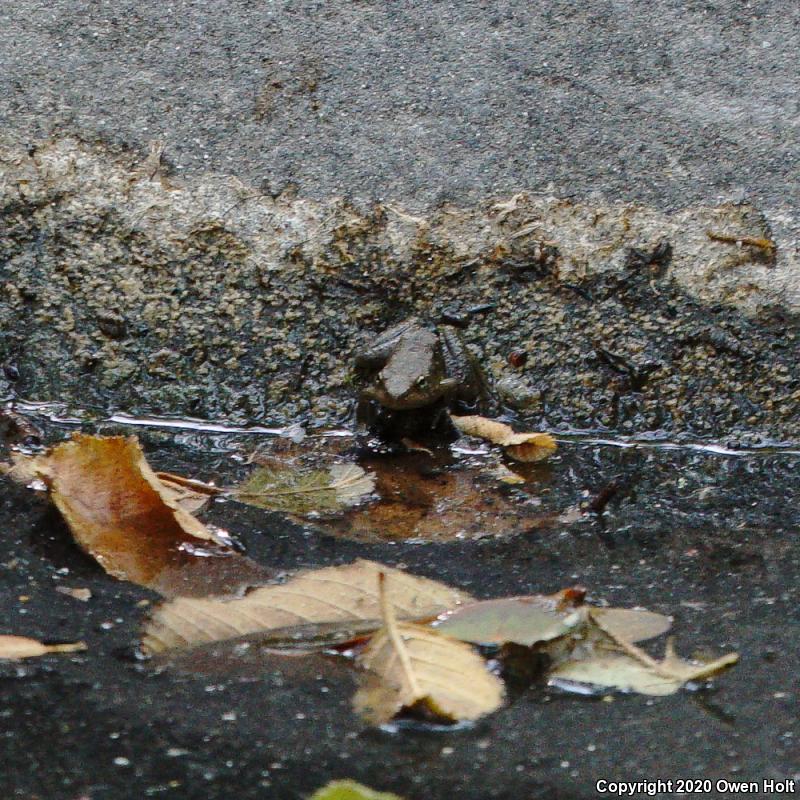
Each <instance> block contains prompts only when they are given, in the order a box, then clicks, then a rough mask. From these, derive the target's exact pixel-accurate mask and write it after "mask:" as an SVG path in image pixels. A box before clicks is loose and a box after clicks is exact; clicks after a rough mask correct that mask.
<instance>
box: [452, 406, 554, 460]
mask: <svg viewBox="0 0 800 800" xmlns="http://www.w3.org/2000/svg"><path fill="white" fill-rule="evenodd" d="M450 419H452V420H453V423H454V425H455V426H456V428H458V430H460V431H461V432H462V433H465V434H467V436H477V437H478V438H479V439H486V440H487V441H489V442H491V443H492V444H498V445H500V446H501V447H502V448H504V449H505V452H506V454H507V455H508V456H509V457H510V458H513V459H514V460H515V461H524V462H533V461H541V460H542V459H545V458H547V457H548V456H550V455H552V454H553V453H554V452H555V450H556V440H555V439H554V438H553V437H552V436H551V435H550V434H549V433H516V432H515V431H514V429H513V428H512V427H511V426H510V425H506V424H505V423H503V422H498V421H497V420H494V419H487V418H486V417H481V416H477V415H473V416H466V417H458V416H451V417H450Z"/></svg>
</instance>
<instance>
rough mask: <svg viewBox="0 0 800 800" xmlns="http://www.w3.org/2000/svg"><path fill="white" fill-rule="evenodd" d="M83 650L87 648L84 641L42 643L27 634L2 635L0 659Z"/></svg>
mask: <svg viewBox="0 0 800 800" xmlns="http://www.w3.org/2000/svg"><path fill="white" fill-rule="evenodd" d="M82 650H86V644H85V643H84V642H69V643H67V644H42V642H39V641H37V640H36V639H28V638H27V637H26V636H8V635H3V636H0V659H9V660H16V659H20V658H37V657H38V656H44V655H47V654H48V653H78V652H80V651H82Z"/></svg>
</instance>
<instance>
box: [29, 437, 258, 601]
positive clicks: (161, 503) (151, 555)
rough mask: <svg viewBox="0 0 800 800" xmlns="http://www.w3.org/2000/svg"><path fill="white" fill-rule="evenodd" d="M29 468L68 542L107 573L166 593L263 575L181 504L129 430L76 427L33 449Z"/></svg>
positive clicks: (219, 588) (216, 589) (220, 590)
mask: <svg viewBox="0 0 800 800" xmlns="http://www.w3.org/2000/svg"><path fill="white" fill-rule="evenodd" d="M35 473H36V474H37V475H38V476H39V477H40V478H42V479H43V480H44V481H45V483H46V484H47V486H48V488H49V490H50V497H51V499H52V500H53V502H54V503H55V505H56V507H57V508H58V510H59V511H60V512H61V514H62V516H63V517H64V519H65V520H66V522H67V525H69V528H70V531H71V532H72V535H73V537H74V538H75V541H76V542H77V543H78V544H79V545H80V546H81V547H82V548H83V549H84V550H85V551H86V552H88V553H89V554H90V555H91V556H93V557H94V558H95V559H96V560H97V561H98V562H99V563H100V565H101V566H102V567H103V569H105V570H106V572H108V573H109V574H110V575H113V576H115V577H117V578H122V579H124V580H129V581H133V582H134V583H138V584H141V585H142V586H148V587H150V588H152V589H155V590H156V591H158V592H160V593H161V594H164V595H167V596H172V595H176V594H181V595H186V594H201V595H206V594H210V593H217V594H224V593H233V592H236V591H238V590H240V589H242V588H243V587H248V586H253V585H260V584H263V583H265V582H266V581H267V580H268V579H269V577H270V573H269V572H268V571H267V570H266V569H265V568H263V567H261V566H260V565H258V564H256V563H255V562H253V561H251V560H250V559H248V558H245V557H244V556H242V555H240V554H239V553H236V552H235V551H234V550H233V549H232V548H230V547H229V546H228V544H227V540H226V539H225V538H224V537H223V536H221V535H220V534H218V533H216V532H214V531H213V530H211V529H209V528H207V527H206V526H205V525H203V523H202V522H200V520H198V519H196V518H195V517H193V516H192V515H191V514H190V513H188V512H187V511H186V510H185V509H183V508H181V506H180V505H179V503H178V502H177V500H176V498H175V493H174V491H173V490H172V489H170V488H166V487H165V486H164V484H162V483H161V481H160V480H159V479H158V477H157V476H156V474H155V473H154V472H153V470H152V469H151V468H150V466H149V465H148V463H147V461H146V460H145V457H144V454H143V453H142V450H141V447H140V446H139V442H138V440H137V439H136V438H135V437H128V438H125V437H121V436H111V437H100V436H86V435H82V434H76V435H75V436H73V438H72V439H71V440H70V441H68V442H64V443H62V444H59V445H57V446H56V447H54V448H53V449H52V451H51V452H50V453H49V454H47V455H43V456H37V457H36V462H35Z"/></svg>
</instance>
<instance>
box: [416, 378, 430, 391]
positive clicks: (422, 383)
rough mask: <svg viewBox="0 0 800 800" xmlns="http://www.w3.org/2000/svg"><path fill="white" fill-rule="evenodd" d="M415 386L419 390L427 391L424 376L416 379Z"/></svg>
mask: <svg viewBox="0 0 800 800" xmlns="http://www.w3.org/2000/svg"><path fill="white" fill-rule="evenodd" d="M417 386H419V388H420V389H427V388H428V379H427V378H426V377H425V376H424V375H421V376H420V377H419V378H417Z"/></svg>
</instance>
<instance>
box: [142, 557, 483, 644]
mask: <svg viewBox="0 0 800 800" xmlns="http://www.w3.org/2000/svg"><path fill="white" fill-rule="evenodd" d="M382 572H383V573H386V574H388V575H391V577H392V598H393V602H394V603H395V605H396V606H397V608H398V610H399V613H400V614H401V615H402V616H403V617H406V618H408V619H427V618H431V617H435V616H436V615H437V614H440V613H441V612H442V611H445V610H446V609H448V608H452V607H454V606H457V605H458V604H459V603H464V602H468V601H470V600H471V598H470V596H469V595H467V594H466V593H464V592H461V591H459V590H458V589H452V588H451V587H449V586H445V585H444V584H442V583H438V582H437V581H432V580H429V579H427V578H420V577H418V576H416V575H409V574H408V573H405V572H403V571H401V570H398V569H392V568H391V567H387V566H384V565H383V564H378V563H376V562H374V561H365V560H358V561H356V562H355V563H353V564H347V565H345V566H341V567H326V568H324V569H318V570H313V571H309V572H302V573H300V574H299V575H296V576H295V577H294V578H292V579H291V580H289V581H287V582H286V583H283V584H276V585H274V586H263V587H261V588H260V589H255V590H253V591H252V592H250V593H249V594H247V595H246V596H245V597H243V598H238V599H231V600H221V599H201V598H190V597H177V598H175V599H174V600H172V601H171V602H169V603H165V604H163V605H162V606H160V607H159V608H157V609H156V610H155V611H154V613H153V616H152V618H151V619H150V620H149V621H148V623H147V625H146V627H145V631H144V636H143V640H142V647H143V649H144V651H145V652H148V653H159V652H162V651H164V650H168V649H170V648H173V647H191V646H193V645H197V644H204V643H206V642H214V641H221V640H224V639H231V638H234V637H237V636H242V635H244V634H248V633H256V632H259V631H268V630H271V629H274V628H285V627H289V626H291V625H300V624H302V623H308V622H337V621H347V620H371V619H378V618H379V617H380V602H379V597H378V575H379V574H380V573H382Z"/></svg>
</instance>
